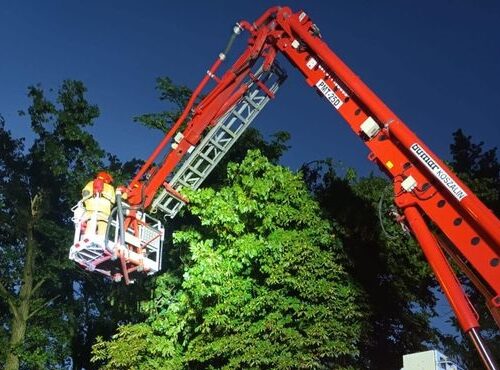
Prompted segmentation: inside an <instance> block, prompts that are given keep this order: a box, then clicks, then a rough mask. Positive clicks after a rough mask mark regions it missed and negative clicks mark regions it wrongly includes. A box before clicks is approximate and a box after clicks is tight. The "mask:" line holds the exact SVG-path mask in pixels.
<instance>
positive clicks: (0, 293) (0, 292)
mask: <svg viewBox="0 0 500 370" xmlns="http://www.w3.org/2000/svg"><path fill="white" fill-rule="evenodd" d="M0 297H2V298H3V299H5V300H6V301H7V304H8V305H9V307H10V310H11V312H12V314H13V315H14V316H16V317H17V316H18V311H17V307H16V305H15V304H14V301H15V300H16V297H14V296H13V295H12V294H11V293H10V292H9V291H8V290H7V288H5V285H3V283H2V282H1V281H0Z"/></svg>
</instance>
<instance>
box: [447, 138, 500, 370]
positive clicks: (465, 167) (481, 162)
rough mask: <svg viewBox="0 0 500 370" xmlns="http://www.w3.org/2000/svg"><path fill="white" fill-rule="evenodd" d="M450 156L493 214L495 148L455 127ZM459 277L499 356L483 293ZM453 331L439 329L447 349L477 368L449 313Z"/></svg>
mask: <svg viewBox="0 0 500 370" xmlns="http://www.w3.org/2000/svg"><path fill="white" fill-rule="evenodd" d="M450 152H451V156H452V160H451V162H450V165H451V166H452V167H453V169H454V171H455V172H456V173H457V175H458V176H459V177H460V178H461V179H462V180H463V181H464V182H465V183H466V184H467V185H468V186H469V187H470V188H471V189H472V191H474V193H475V194H476V195H477V196H478V197H479V198H480V199H481V200H482V201H483V202H484V203H485V204H486V205H487V206H488V207H489V208H490V209H491V210H492V211H493V212H494V213H495V214H496V215H497V217H498V215H499V213H500V163H499V162H498V157H497V148H496V147H494V148H490V149H484V143H483V142H479V143H475V142H474V141H473V140H472V137H471V136H467V135H465V134H464V132H463V131H462V130H461V129H459V130H457V131H455V132H454V133H453V143H452V144H451V145H450ZM460 278H461V281H462V283H463V285H464V286H465V287H467V294H468V295H469V297H470V298H471V301H472V302H474V306H475V308H476V310H477V311H478V312H479V315H480V321H479V323H480V325H481V329H482V331H481V335H482V337H483V339H484V340H485V342H486V344H487V345H488V347H489V349H490V350H491V351H492V353H493V357H494V358H496V359H500V346H499V345H498V343H500V329H499V328H498V326H497V324H496V323H495V321H494V320H493V318H492V316H491V314H490V313H489V311H488V309H487V308H486V304H485V301H484V297H483V296H482V295H481V294H480V293H479V292H478V291H477V290H476V289H475V288H474V287H473V286H472V284H471V283H470V282H469V281H468V280H467V279H466V278H465V277H463V276H460ZM450 321H451V322H452V324H453V326H455V327H456V328H457V332H456V333H440V335H439V337H440V339H441V340H442V342H443V345H444V346H445V348H446V349H447V351H448V353H449V354H451V355H454V356H455V357H456V358H458V359H460V362H461V365H462V366H463V367H464V368H467V369H479V368H482V367H483V365H482V363H481V361H480V359H479V356H478V355H477V351H476V350H475V348H474V346H473V345H472V343H471V342H470V340H469V338H468V337H467V336H465V335H464V334H462V333H461V332H460V330H459V326H458V323H457V321H456V319H455V317H453V316H452V317H450Z"/></svg>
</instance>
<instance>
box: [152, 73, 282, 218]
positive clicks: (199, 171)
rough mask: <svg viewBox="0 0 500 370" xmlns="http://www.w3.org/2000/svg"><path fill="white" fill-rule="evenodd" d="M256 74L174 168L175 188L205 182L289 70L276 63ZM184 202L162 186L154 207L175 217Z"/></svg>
mask: <svg viewBox="0 0 500 370" xmlns="http://www.w3.org/2000/svg"><path fill="white" fill-rule="evenodd" d="M255 77H256V79H255V80H254V82H252V83H251V84H250V85H249V88H248V90H247V92H246V94H245V95H244V96H243V97H242V98H241V99H240V100H239V101H238V103H236V104H235V105H234V107H233V108H232V109H231V110H229V111H228V112H227V113H226V114H225V115H224V116H222V117H221V118H219V120H218V122H217V123H216V125H215V126H214V127H213V128H212V129H211V130H210V131H209V132H208V134H207V135H206V136H205V137H204V138H203V140H202V141H201V142H200V144H199V145H198V146H197V147H196V148H195V150H194V151H193V152H192V153H191V155H190V156H189V157H188V158H187V159H186V160H185V161H184V162H183V163H182V165H181V167H180V168H179V169H178V170H177V171H176V172H175V175H174V176H173V177H172V179H171V180H170V182H169V185H170V187H171V188H172V189H174V190H175V191H177V192H178V191H179V190H181V189H182V188H185V187H187V188H190V189H197V188H198V187H199V186H200V185H201V184H202V183H203V181H204V180H205V179H206V178H207V176H208V175H209V174H210V172H212V170H213V169H214V168H215V166H217V164H218V163H219V162H220V160H221V159H222V158H223V157H224V155H225V154H226V153H227V152H228V151H229V149H230V148H231V147H232V146H233V144H234V143H235V142H236V141H237V140H238V138H239V137H240V136H241V134H242V133H243V132H244V131H245V129H246V128H247V127H248V126H249V125H250V123H251V122H252V121H253V120H254V119H255V117H257V115H258V114H259V113H260V111H261V110H262V108H264V106H265V105H266V104H267V103H268V102H269V100H270V99H271V96H274V94H276V92H277V91H278V89H279V87H280V86H281V84H282V83H283V82H284V80H285V79H286V74H285V72H284V71H283V70H281V69H280V68H279V66H277V65H274V66H273V68H271V70H270V71H266V72H262V71H261V70H259V71H257V72H256V73H255ZM255 81H258V82H255ZM269 92H270V93H271V94H270V93H269ZM270 95H271V96H270ZM184 204H185V202H184V201H183V200H182V199H179V198H178V197H177V196H175V195H174V194H172V193H169V192H168V191H167V190H166V189H162V190H161V191H160V192H159V194H158V195H157V197H156V198H155V200H154V201H153V203H152V205H151V211H152V212H156V211H157V210H161V211H162V212H164V213H165V216H166V217H170V218H173V217H175V215H176V214H177V213H178V212H179V210H180V209H181V208H182V206H183V205H184Z"/></svg>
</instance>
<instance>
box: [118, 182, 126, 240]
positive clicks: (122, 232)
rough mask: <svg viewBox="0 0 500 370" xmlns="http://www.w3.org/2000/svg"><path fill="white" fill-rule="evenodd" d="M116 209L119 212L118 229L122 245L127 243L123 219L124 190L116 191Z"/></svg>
mask: <svg viewBox="0 0 500 370" xmlns="http://www.w3.org/2000/svg"><path fill="white" fill-rule="evenodd" d="M116 209H117V212H118V230H119V231H120V239H119V241H120V245H125V229H124V224H125V222H124V220H123V206H122V192H121V191H120V190H117V191H116Z"/></svg>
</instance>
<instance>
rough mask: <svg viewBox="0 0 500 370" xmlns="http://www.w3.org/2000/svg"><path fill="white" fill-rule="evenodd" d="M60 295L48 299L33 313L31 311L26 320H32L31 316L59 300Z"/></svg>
mask: <svg viewBox="0 0 500 370" xmlns="http://www.w3.org/2000/svg"><path fill="white" fill-rule="evenodd" d="M60 296H61V295H60V294H58V295H56V296H55V297H54V298H52V299H49V300H48V301H47V302H45V303H44V304H42V305H41V306H40V307H38V308H37V309H36V310H34V311H31V312H30V314H29V315H28V318H27V320H29V319H30V318H32V317H33V316H35V315H36V314H37V313H38V312H40V311H41V310H42V309H44V308H45V307H47V306H48V305H49V304H51V303H52V302H54V301H55V300H56V299H57V298H59V297H60Z"/></svg>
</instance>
